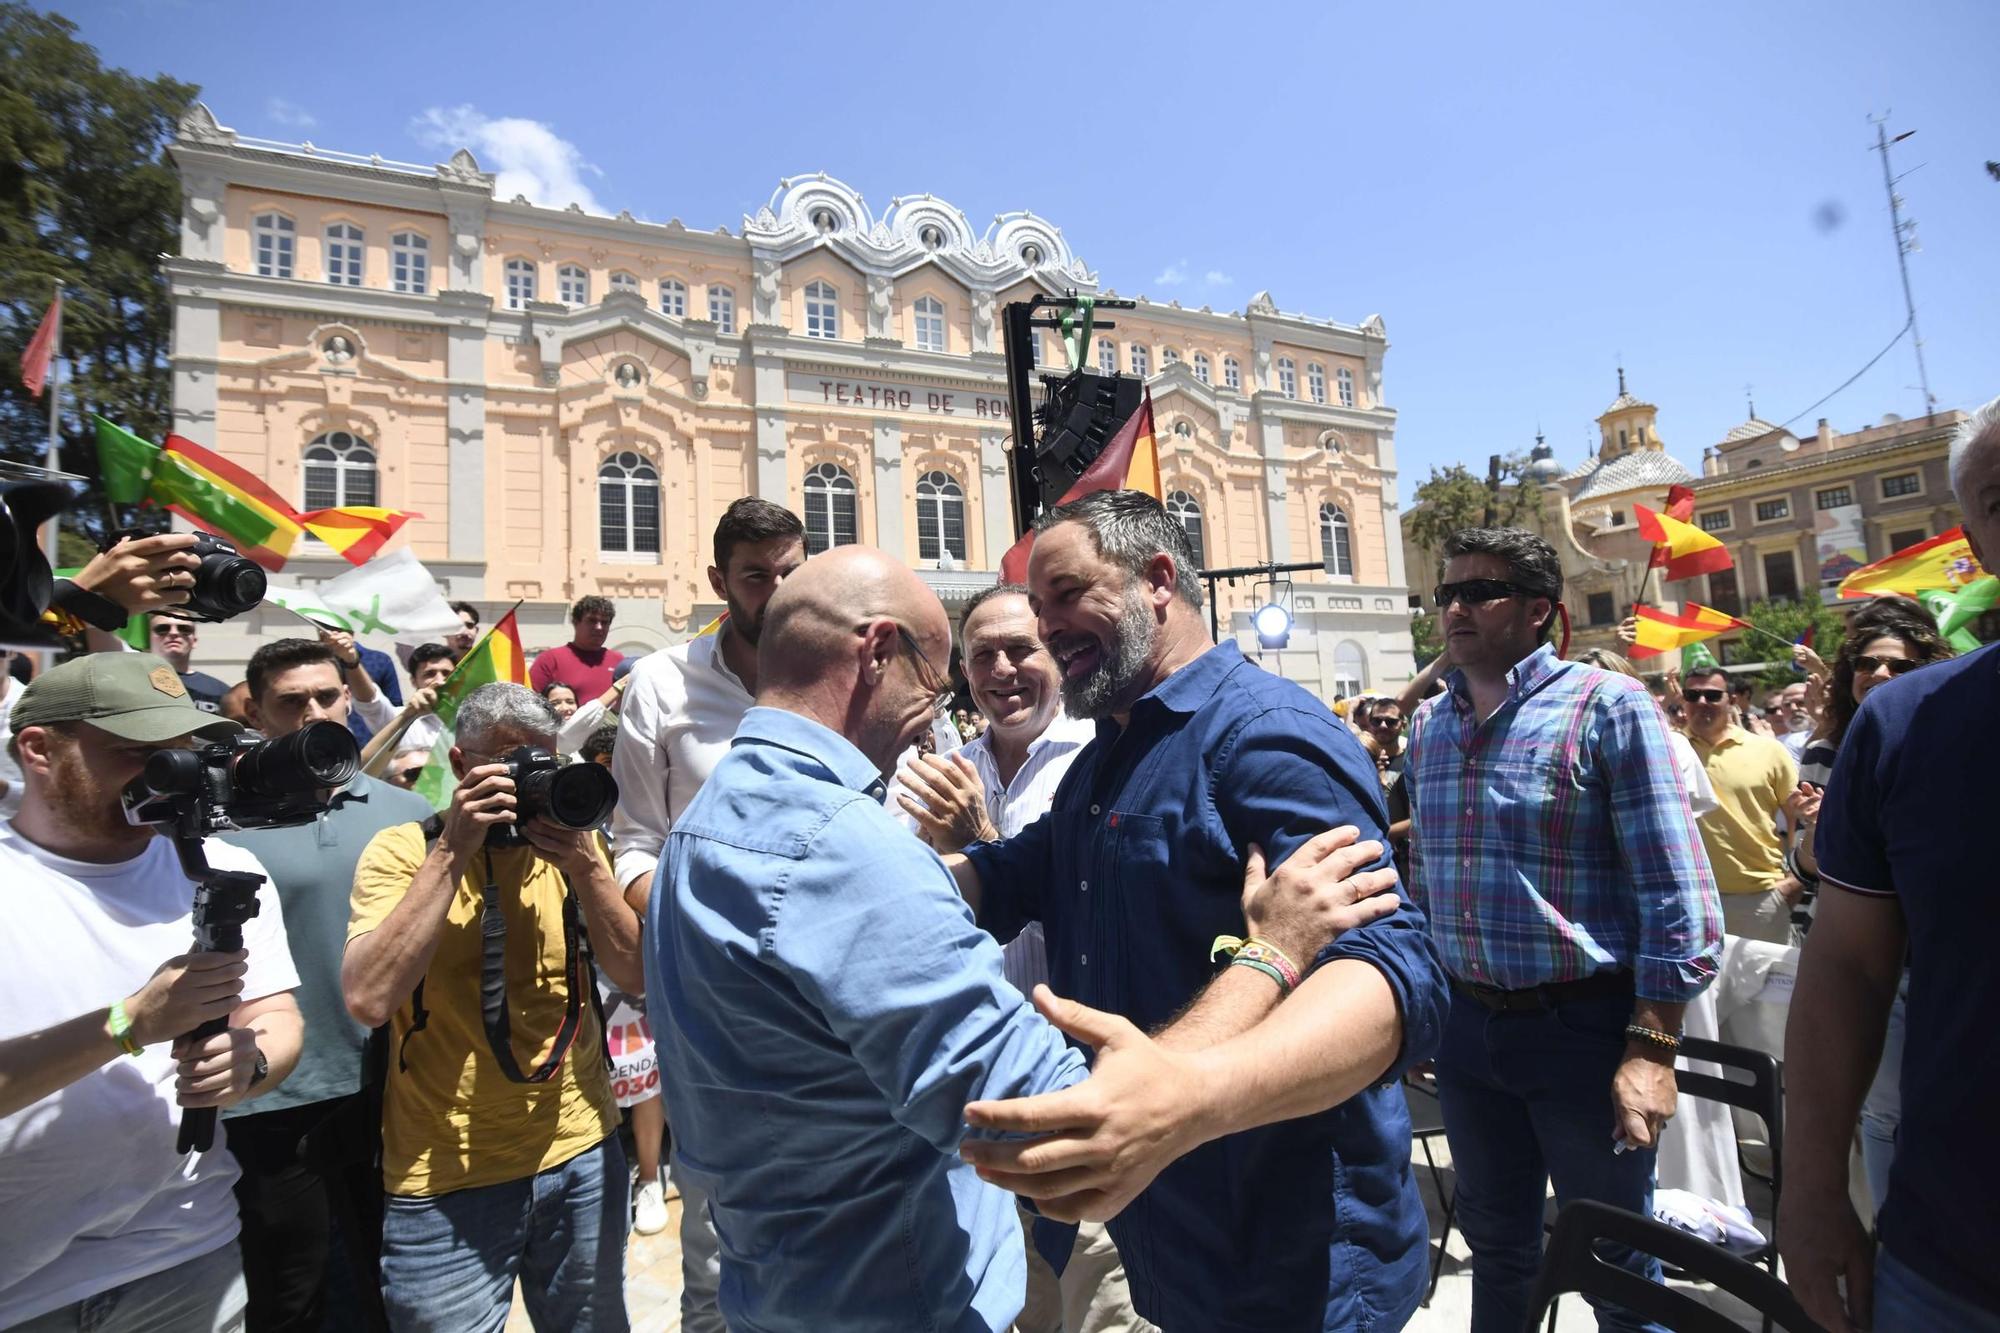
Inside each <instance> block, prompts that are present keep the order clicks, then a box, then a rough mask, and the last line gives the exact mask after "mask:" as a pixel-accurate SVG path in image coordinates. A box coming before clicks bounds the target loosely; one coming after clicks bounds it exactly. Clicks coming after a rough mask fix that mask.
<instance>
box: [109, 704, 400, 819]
mask: <svg viewBox="0 0 2000 1333" xmlns="http://www.w3.org/2000/svg"><path fill="white" fill-rule="evenodd" d="M360 768H361V751H360V748H359V747H358V746H357V745H355V743H354V735H353V733H352V732H350V731H348V729H347V728H346V727H343V726H342V725H340V723H338V722H312V723H308V724H307V725H306V726H304V727H302V728H300V729H299V730H297V731H295V732H293V733H292V734H291V735H289V736H280V737H278V738H277V739H275V740H268V741H267V740H263V739H261V738H259V737H258V736H257V734H256V733H255V732H245V733H243V734H242V735H239V736H236V737H233V738H231V739H229V740H226V741H212V742H209V743H208V744H205V745H198V746H195V747H194V748H192V749H185V750H156V751H154V752H153V754H152V755H151V756H150V757H148V758H147V760H146V767H145V768H144V769H143V770H141V772H140V774H139V776H138V777H136V778H134V779H133V780H132V781H131V783H130V784H129V785H127V786H126V788H125V792H124V803H125V817H126V818H127V819H129V820H131V821H132V822H133V823H134V824H168V825H172V826H173V827H174V831H175V832H176V833H179V834H182V835H185V836H188V837H196V838H200V837H206V836H208V835H209V834H211V833H221V832H226V831H228V830H230V829H257V828H284V827H287V826H290V825H294V824H303V823H306V822H308V821H309V820H311V819H312V818H313V817H314V816H315V815H318V814H319V813H320V812H321V811H323V810H326V809H327V808H329V807H330V806H331V805H332V803H333V795H334V793H335V792H337V791H339V790H340V789H341V788H342V787H345V786H346V785H347V784H348V782H349V781H351V780H352V779H353V777H354V775H355V773H357V772H359V771H360Z"/></svg>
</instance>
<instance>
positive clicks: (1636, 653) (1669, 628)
mask: <svg viewBox="0 0 2000 1333" xmlns="http://www.w3.org/2000/svg"><path fill="white" fill-rule="evenodd" d="M1632 614H1633V617H1634V618H1635V619H1636V620H1637V621H1638V622H1639V637H1638V638H1637V639H1635V640H1634V641H1633V643H1632V657H1633V658H1634V659H1635V660H1636V659H1638V658H1641V657H1657V656H1658V655H1659V654H1661V653H1665V652H1671V651H1673V650H1674V649H1676V648H1685V647H1686V646H1687V645H1688V644H1691V643H1700V642H1701V641H1702V640H1703V639H1712V638H1714V637H1715V636H1716V635H1718V634H1725V633H1727V632H1728V631H1730V630H1733V629H1750V628H1752V626H1751V624H1750V622H1749V621H1747V620H1738V619H1737V618H1736V617H1735V616H1732V615H1727V614H1725V613H1724V612H1721V611H1718V610H1716V609H1715V608H1714V607H1712V606H1702V605H1701V604H1699V603H1697V602H1689V603H1687V604H1686V609H1685V610H1683V611H1682V612H1681V614H1679V615H1674V614H1672V613H1670V612H1667V611H1661V610H1658V609H1656V608H1654V607H1650V606H1640V607H1634V608H1633V612H1632Z"/></svg>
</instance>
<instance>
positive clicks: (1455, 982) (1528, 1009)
mask: <svg viewBox="0 0 2000 1333" xmlns="http://www.w3.org/2000/svg"><path fill="white" fill-rule="evenodd" d="M1451 988H1452V989H1453V990H1455V991H1457V992H1458V993H1459V994H1460V995H1463V996H1464V997H1465V998H1466V999H1468V1000H1471V1001H1472V1002H1473V1003H1474V1004H1479V1005H1484V1006H1485V1007H1486V1008H1488V1009H1491V1010H1492V1011H1493V1012H1494V1013H1496V1014H1516V1013H1537V1012H1540V1011H1543V1010H1547V1009H1553V1008H1555V1007H1556V1006H1557V1005H1559V1004H1568V1003H1570V1002H1571V1001H1573V1000H1609V999H1613V998H1615V997H1617V996H1620V995H1623V996H1626V997H1628V998H1629V997H1630V996H1631V995H1632V974H1631V973H1630V972H1623V971H1619V972H1598V973H1595V974H1594V975H1591V976H1587V977H1582V978H1579V979H1578V980H1576V981H1551V982H1547V983H1544V984H1543V985H1540V986H1528V987H1524V988H1523V989H1521V990H1502V989H1501V988H1500V987H1498V986H1480V985H1475V984H1474V983H1473V982H1470V981H1461V980H1459V979H1458V978H1457V977H1453V978H1452V979H1451Z"/></svg>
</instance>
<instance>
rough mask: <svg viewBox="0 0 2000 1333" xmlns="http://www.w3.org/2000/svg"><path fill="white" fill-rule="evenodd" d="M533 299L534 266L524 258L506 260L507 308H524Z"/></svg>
mask: <svg viewBox="0 0 2000 1333" xmlns="http://www.w3.org/2000/svg"><path fill="white" fill-rule="evenodd" d="M534 299H535V266H534V265H533V264H531V263H529V262H528V261H527V260H525V259H510V260H508V261H507V308H508V309H509V310H524V309H526V308H527V305H528V302H530V301H532V300H534Z"/></svg>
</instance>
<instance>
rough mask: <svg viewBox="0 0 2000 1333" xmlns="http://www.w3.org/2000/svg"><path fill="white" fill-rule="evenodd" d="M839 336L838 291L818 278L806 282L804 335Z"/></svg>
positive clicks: (812, 336) (816, 336) (809, 336)
mask: <svg viewBox="0 0 2000 1333" xmlns="http://www.w3.org/2000/svg"><path fill="white" fill-rule="evenodd" d="M839 336H840V293H838V292H836V291H834V289H833V284H831V283H826V282H821V281H819V280H818V279H814V280H813V281H811V282H809V283H807V284H806V337H808V338H838V337H839Z"/></svg>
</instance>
